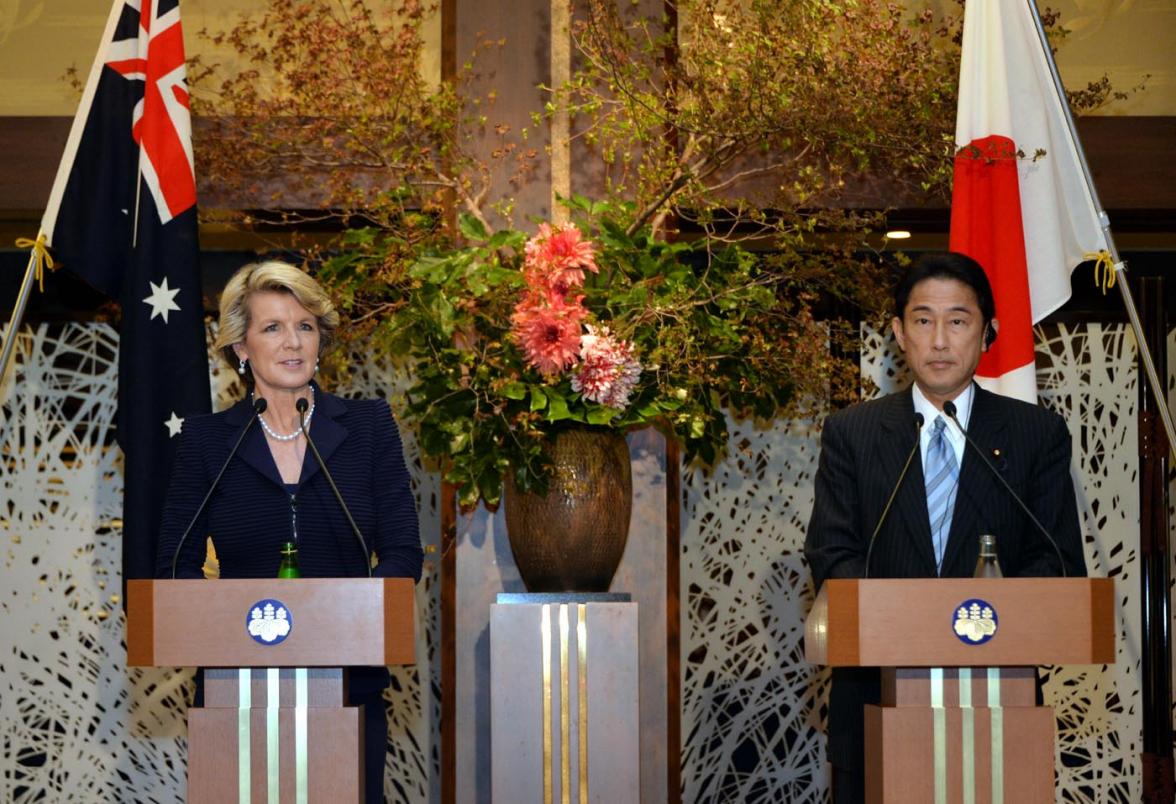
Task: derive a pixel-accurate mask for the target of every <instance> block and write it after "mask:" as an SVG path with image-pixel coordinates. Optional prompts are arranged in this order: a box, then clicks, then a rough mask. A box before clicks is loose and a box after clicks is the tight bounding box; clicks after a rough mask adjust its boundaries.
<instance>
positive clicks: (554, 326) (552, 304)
mask: <svg viewBox="0 0 1176 804" xmlns="http://www.w3.org/2000/svg"><path fill="white" fill-rule="evenodd" d="M524 254H525V257H524V260H523V278H524V280H525V281H526V283H527V289H526V292H525V294H524V296H523V299H522V301H520V302H519V303H518V305H516V306H515V310H514V314H513V315H512V316H511V322H512V323H513V325H514V326H513V328H512V331H511V332H512V334H513V335H514V337H515V339H516V340H517V341H518V343H519V344H520V345H521V346H522V349H523V353H524V355H525V356H526V358H527V364H528V365H529V366H532V367H533V368H536V369H538V370H539V372H540V373H541V374H543V375H544V376H547V377H557V376H558V375H559V374H560V373H561V372H563V371H566V370H568V369H571V384H572V390H573V391H576V392H578V393H580V394H582V395H583V397H584V399H586V400H587V401H589V402H596V403H598V404H601V405H605V406H607V407H610V408H617V409H619V410H624V409H625V408H626V407H628V406H629V397H630V396H631V395H632V393H633V388H634V386H636V384H637V379H638V378H639V377H640V376H641V363H640V361H638V360H637V359H636V357H635V356H634V354H633V345H632V344H631V343H627V342H625V341H622V340H619V339H618V338H616V337H615V336H614V335H613V334H612V333H611V332H609V330H608V327H594V326H592V325H591V324H587V325H585V324H584V323H583V321H584V319H585V318H587V317H588V310H587V309H586V308H585V307H584V294H583V293H577V292H576V291H577V290H578V289H579V288H580V287H581V286H583V284H584V272H585V271H591V272H592V273H594V274H596V273H599V272H600V269H599V268H598V267H597V266H596V260H595V257H594V255H593V246H592V243H590V242H588V241H585V240H583V239H582V237H581V234H580V230H579V229H578V228H576V225H575V224H568V225H565V226H561V227H557V228H555V229H553V228H552V227H551V226H550V225H549V224H546V223H544V224H540V226H539V234H537V235H536V236H535V237H533V238H531V239H530V240H528V241H527V245H526V248H525V250H524Z"/></svg>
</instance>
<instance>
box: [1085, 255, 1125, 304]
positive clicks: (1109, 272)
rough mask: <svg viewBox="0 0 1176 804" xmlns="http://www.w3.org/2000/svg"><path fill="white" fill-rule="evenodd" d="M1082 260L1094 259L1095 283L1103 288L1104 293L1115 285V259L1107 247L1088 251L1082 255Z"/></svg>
mask: <svg viewBox="0 0 1176 804" xmlns="http://www.w3.org/2000/svg"><path fill="white" fill-rule="evenodd" d="M1082 260H1083V261H1087V260H1094V284H1096V285H1098V286H1099V287H1100V288H1102V292H1103V295H1104V296H1105V295H1107V291H1108V290H1110V289H1111V288H1113V287H1114V286H1115V276H1116V274H1117V271H1116V270H1115V261H1114V259H1112V258H1111V253H1110V252H1109V251H1107V250H1106V249H1103V250H1102V251H1088V252H1086V253H1085V254H1083V255H1082Z"/></svg>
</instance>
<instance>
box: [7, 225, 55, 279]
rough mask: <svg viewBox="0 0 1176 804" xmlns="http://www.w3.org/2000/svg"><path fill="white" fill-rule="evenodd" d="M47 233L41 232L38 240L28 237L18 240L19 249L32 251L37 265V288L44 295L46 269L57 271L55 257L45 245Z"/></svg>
mask: <svg viewBox="0 0 1176 804" xmlns="http://www.w3.org/2000/svg"><path fill="white" fill-rule="evenodd" d="M45 240H46V238H45V233H44V232H41V233H40V234H38V235H37V239H36V240H30V239H29V238H27V237H18V238H17V239H16V247H17V248H28V249H32V251H33V253H32V255H31V256H32V259H33V262H34V264H35V265H36V273H35V274H34V276H35V277H36V279H37V287H38V288H39V289H40V291H41V292H42V293H44V292H45V269H46V268H48V269H49V270H50V271H52V270H55V268H56V266H54V265H53V255H52V254H50V253H49V247H48V246H47V245H45Z"/></svg>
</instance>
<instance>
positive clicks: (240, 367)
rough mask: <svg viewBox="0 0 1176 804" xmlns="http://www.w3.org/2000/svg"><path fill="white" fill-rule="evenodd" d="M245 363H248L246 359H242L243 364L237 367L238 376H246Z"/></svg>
mask: <svg viewBox="0 0 1176 804" xmlns="http://www.w3.org/2000/svg"><path fill="white" fill-rule="evenodd" d="M245 363H246V360H245V358H241V362H240V364H238V366H237V373H238V374H242V375H243V374H245Z"/></svg>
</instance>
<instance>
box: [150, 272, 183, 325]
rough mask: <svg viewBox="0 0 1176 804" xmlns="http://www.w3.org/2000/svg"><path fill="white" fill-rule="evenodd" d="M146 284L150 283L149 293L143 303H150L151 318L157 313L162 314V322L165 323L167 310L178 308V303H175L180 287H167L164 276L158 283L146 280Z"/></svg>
mask: <svg viewBox="0 0 1176 804" xmlns="http://www.w3.org/2000/svg"><path fill="white" fill-rule="evenodd" d="M148 284H149V285H151V295H150V296H148V297H147V298H145V299H143V303H144V304H147V305H150V307H151V317H152V318H155V316H157V315H160V316H163V323H165V324H166V323H167V314H168V312H169V311H170V310H179V309H180V305H178V304H176V294H178V293H179V292H180V289H179V288H176V289H175V290H172V289H170V288H168V286H167V277H166V276H165V277H164V278H163V281H162V282H160V283H159V284H158V285H157V284H155V283H154V282H148Z"/></svg>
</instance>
